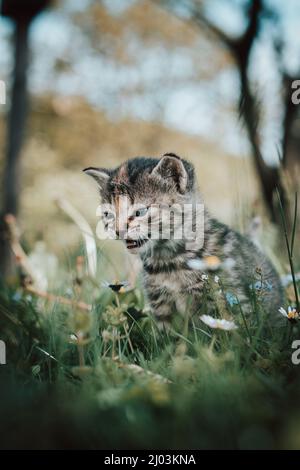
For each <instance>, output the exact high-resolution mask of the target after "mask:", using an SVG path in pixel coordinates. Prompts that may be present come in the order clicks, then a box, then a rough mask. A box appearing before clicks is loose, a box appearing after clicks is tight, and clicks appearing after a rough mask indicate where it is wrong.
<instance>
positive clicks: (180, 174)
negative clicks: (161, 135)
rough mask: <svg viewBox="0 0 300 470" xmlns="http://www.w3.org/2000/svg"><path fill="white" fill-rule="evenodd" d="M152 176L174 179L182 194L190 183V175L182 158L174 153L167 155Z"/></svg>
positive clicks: (155, 168) (160, 161) (154, 169)
mask: <svg viewBox="0 0 300 470" xmlns="http://www.w3.org/2000/svg"><path fill="white" fill-rule="evenodd" d="M152 175H158V176H160V177H161V178H163V179H164V180H165V179H172V180H173V181H174V182H175V183H176V185H177V189H178V191H179V192H180V193H182V194H183V193H185V191H186V189H187V183H188V175H187V172H186V169H185V167H184V164H183V162H182V160H181V158H180V157H178V156H177V155H175V154H174V153H166V154H165V155H163V156H162V158H161V159H160V160H159V162H158V164H157V165H156V166H155V167H154V168H153V170H152Z"/></svg>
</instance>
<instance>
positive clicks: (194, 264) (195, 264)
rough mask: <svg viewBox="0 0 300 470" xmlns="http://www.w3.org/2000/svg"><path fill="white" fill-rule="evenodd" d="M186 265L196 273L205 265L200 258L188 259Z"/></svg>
mask: <svg viewBox="0 0 300 470" xmlns="http://www.w3.org/2000/svg"><path fill="white" fill-rule="evenodd" d="M187 265H188V267H189V268H191V269H197V270H198V271H201V270H203V269H205V263H204V261H202V260H201V259H200V258H193V259H189V260H188V261H187Z"/></svg>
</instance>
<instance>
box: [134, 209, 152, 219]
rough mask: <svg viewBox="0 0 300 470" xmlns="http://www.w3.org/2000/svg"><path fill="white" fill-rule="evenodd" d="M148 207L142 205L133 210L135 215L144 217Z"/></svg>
mask: <svg viewBox="0 0 300 470" xmlns="http://www.w3.org/2000/svg"><path fill="white" fill-rule="evenodd" d="M148 209H149V208H148V207H142V208H141V209H138V210H137V211H135V214H134V215H135V217H144V215H146V214H147V212H148Z"/></svg>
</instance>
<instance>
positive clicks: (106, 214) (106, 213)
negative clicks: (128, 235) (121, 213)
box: [103, 211, 115, 220]
mask: <svg viewBox="0 0 300 470" xmlns="http://www.w3.org/2000/svg"><path fill="white" fill-rule="evenodd" d="M103 216H104V217H105V218H106V219H108V220H113V219H114V218H115V216H114V214H113V213H112V212H108V211H105V212H103Z"/></svg>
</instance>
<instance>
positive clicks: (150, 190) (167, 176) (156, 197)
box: [83, 153, 195, 253]
mask: <svg viewBox="0 0 300 470" xmlns="http://www.w3.org/2000/svg"><path fill="white" fill-rule="evenodd" d="M83 171H84V172H85V173H87V174H88V175H90V176H92V177H93V178H94V179H95V180H96V181H97V183H98V185H99V188H100V195H101V198H102V206H101V207H102V211H101V212H102V217H103V223H104V226H105V228H106V230H107V231H109V232H110V234H111V236H112V238H121V239H123V240H124V241H125V243H126V247H127V248H128V249H129V250H130V251H131V252H132V253H137V252H143V251H144V250H147V249H149V248H150V247H151V246H153V244H155V242H156V240H157V233H158V231H159V227H160V226H161V220H162V217H163V214H164V213H166V211H168V210H169V208H170V206H174V205H176V204H177V205H182V204H184V203H185V202H186V201H188V200H189V198H190V196H191V194H192V193H193V191H194V189H195V188H194V187H195V178H194V168H193V166H192V165H191V164H190V163H189V162H187V161H185V160H183V159H181V158H180V157H178V156H177V155H175V154H173V153H168V154H165V155H163V157H162V158H160V159H156V158H144V157H137V158H133V159H131V160H127V161H126V162H125V163H123V164H122V165H120V166H119V167H117V168H115V169H104V168H92V167H90V168H86V169H85V170H83ZM160 230H161V229H160ZM153 233H155V236H154V235H153ZM114 235H116V236H114ZM158 238H163V236H162V235H161V233H160V235H159V236H158Z"/></svg>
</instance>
